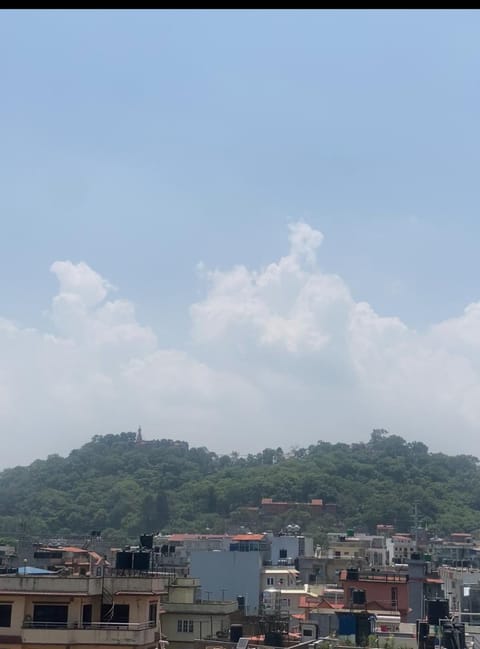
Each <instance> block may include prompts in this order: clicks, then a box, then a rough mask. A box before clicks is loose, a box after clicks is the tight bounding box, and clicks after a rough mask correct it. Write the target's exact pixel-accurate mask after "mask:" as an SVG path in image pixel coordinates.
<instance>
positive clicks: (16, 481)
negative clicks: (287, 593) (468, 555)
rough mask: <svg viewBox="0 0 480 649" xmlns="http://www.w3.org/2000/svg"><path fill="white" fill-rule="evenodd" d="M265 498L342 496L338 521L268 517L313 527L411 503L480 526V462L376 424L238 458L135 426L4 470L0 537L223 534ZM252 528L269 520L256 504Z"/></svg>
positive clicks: (397, 520) (347, 523)
mask: <svg viewBox="0 0 480 649" xmlns="http://www.w3.org/2000/svg"><path fill="white" fill-rule="evenodd" d="M262 497H271V498H274V499H276V500H289V501H300V502H306V501H309V500H310V499H311V498H322V499H323V500H324V501H325V502H335V503H337V507H338V515H337V518H336V519H335V518H334V517H333V516H331V515H325V518H324V519H322V520H321V521H318V520H317V521H314V520H312V518H311V515H310V514H309V513H308V512H302V511H301V512H297V513H293V512H291V513H289V514H288V513H287V514H285V515H284V516H283V517H282V518H279V519H277V520H275V521H270V526H271V527H274V526H280V525H281V524H283V523H286V522H290V523H298V524H300V525H301V526H302V528H303V529H304V530H306V531H308V532H311V533H313V534H316V535H318V534H320V533H321V532H322V530H323V531H324V530H325V529H327V528H328V529H334V528H335V527H338V528H342V527H355V528H356V529H363V530H365V531H368V530H371V531H373V530H374V529H375V525H376V524H377V523H393V524H395V526H396V528H397V529H399V530H404V531H406V530H409V529H410V527H411V525H412V512H413V503H415V502H416V503H417V505H418V512H419V517H420V521H421V522H422V523H423V524H426V525H428V527H429V528H430V529H432V531H436V532H438V533H448V532H451V531H455V530H456V531H463V530H465V531H471V530H473V529H476V528H480V468H479V465H478V460H477V458H475V457H472V456H467V455H458V456H448V455H444V454H442V453H430V452H429V450H428V448H427V447H426V446H425V445H424V444H422V443H421V442H411V443H407V442H406V441H405V440H404V439H402V438H401V437H399V436H397V435H388V434H387V433H386V432H385V431H374V432H373V433H372V435H371V438H370V440H369V441H368V442H367V443H357V444H350V445H349V444H342V443H336V444H332V443H327V442H318V443H317V444H315V445H311V446H309V447H308V448H304V449H297V450H295V451H292V452H291V453H289V454H286V453H284V452H283V451H282V449H280V448H278V449H266V450H264V451H263V452H262V453H258V454H256V455H249V456H248V457H239V456H238V455H237V454H235V453H233V454H232V455H230V456H225V455H224V456H218V455H216V454H215V453H212V452H210V451H209V450H208V449H206V448H189V447H188V445H187V444H186V443H182V442H174V441H173V440H158V441H155V442H150V443H148V444H145V445H137V444H135V433H121V434H119V435H105V436H96V437H94V438H93V439H92V441H91V442H89V443H88V444H85V445H84V446H82V447H81V448H80V449H78V450H74V451H72V452H71V453H70V454H69V455H68V457H66V458H62V457H60V456H58V455H53V456H49V457H48V459H46V460H37V461H35V462H33V463H32V464H31V465H30V466H28V467H16V468H12V469H6V470H4V471H2V472H1V473H0V535H1V536H3V537H14V536H17V535H18V534H19V532H20V530H24V531H26V532H28V533H30V534H38V535H59V536H61V535H72V534H86V533H88V532H89V531H90V530H92V529H99V530H103V533H104V536H108V535H110V537H111V538H119V537H120V536H121V535H122V536H123V535H126V536H128V537H129V538H132V539H133V538H135V537H136V536H137V534H138V533H139V532H143V531H190V532H195V531H197V532H205V531H206V530H209V531H211V532H223V531H225V530H226V529H228V527H229V526H231V525H234V524H236V525H239V524H241V523H242V522H246V521H245V520H244V518H245V516H246V514H244V513H242V510H241V509H240V510H239V508H242V507H246V506H249V507H254V506H258V505H259V503H260V500H261V498H262ZM248 521H249V525H250V526H251V528H252V529H255V527H256V526H257V527H259V529H263V528H262V525H263V524H264V523H265V521H263V520H262V519H261V518H258V517H255V513H253V515H252V514H251V513H250V517H249V518H248Z"/></svg>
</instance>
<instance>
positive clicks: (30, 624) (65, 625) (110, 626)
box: [22, 620, 155, 631]
mask: <svg viewBox="0 0 480 649" xmlns="http://www.w3.org/2000/svg"><path fill="white" fill-rule="evenodd" d="M22 626H23V628H24V629H88V630H91V629H93V630H102V631H111V630H115V631H144V630H145V629H153V628H155V622H153V621H152V622H139V623H135V622H126V623H124V622H92V623H89V624H79V623H77V622H54V621H52V622H34V621H32V620H28V621H25V622H24V623H23V625H22Z"/></svg>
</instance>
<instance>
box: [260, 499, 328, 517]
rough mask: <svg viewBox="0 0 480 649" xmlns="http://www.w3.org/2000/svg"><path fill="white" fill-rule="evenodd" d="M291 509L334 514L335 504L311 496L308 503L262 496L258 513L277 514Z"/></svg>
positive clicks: (265, 514)
mask: <svg viewBox="0 0 480 649" xmlns="http://www.w3.org/2000/svg"><path fill="white" fill-rule="evenodd" d="M292 510H304V511H307V512H310V513H311V514H312V515H315V516H319V515H321V514H325V513H328V514H336V512H337V506H336V504H335V503H324V502H323V500H322V499H321V498H313V499H312V500H311V501H310V502H309V503H300V502H288V501H278V500H273V498H262V500H261V503H260V513H261V514H263V515H264V516H278V515H279V514H285V513H286V512H288V511H292Z"/></svg>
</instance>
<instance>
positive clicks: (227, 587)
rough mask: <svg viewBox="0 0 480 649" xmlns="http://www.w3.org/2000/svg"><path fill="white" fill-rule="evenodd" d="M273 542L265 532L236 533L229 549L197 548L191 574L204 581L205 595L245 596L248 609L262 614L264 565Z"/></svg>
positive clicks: (251, 612) (250, 612)
mask: <svg viewBox="0 0 480 649" xmlns="http://www.w3.org/2000/svg"><path fill="white" fill-rule="evenodd" d="M269 553H270V546H269V542H268V538H267V536H266V535H265V534H239V535H237V536H234V537H232V540H231V543H230V547H229V549H228V550H213V551H204V550H194V551H192V552H191V555H190V575H191V576H192V577H195V578H198V579H199V580H200V583H201V589H202V599H207V593H209V594H210V597H211V599H214V600H219V601H224V600H237V598H238V597H241V598H243V601H244V605H245V613H246V614H247V615H258V612H259V604H260V593H261V575H262V567H263V564H264V562H265V561H268V557H269Z"/></svg>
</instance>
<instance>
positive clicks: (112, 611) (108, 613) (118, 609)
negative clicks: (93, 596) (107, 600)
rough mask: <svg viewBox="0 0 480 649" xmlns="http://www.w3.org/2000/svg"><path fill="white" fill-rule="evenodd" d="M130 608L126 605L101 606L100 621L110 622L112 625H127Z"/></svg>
mask: <svg viewBox="0 0 480 649" xmlns="http://www.w3.org/2000/svg"><path fill="white" fill-rule="evenodd" d="M129 613H130V607H129V605H128V604H115V605H114V606H113V608H112V606H111V604H104V605H103V606H102V621H103V622H112V623H113V624H128V622H129Z"/></svg>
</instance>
